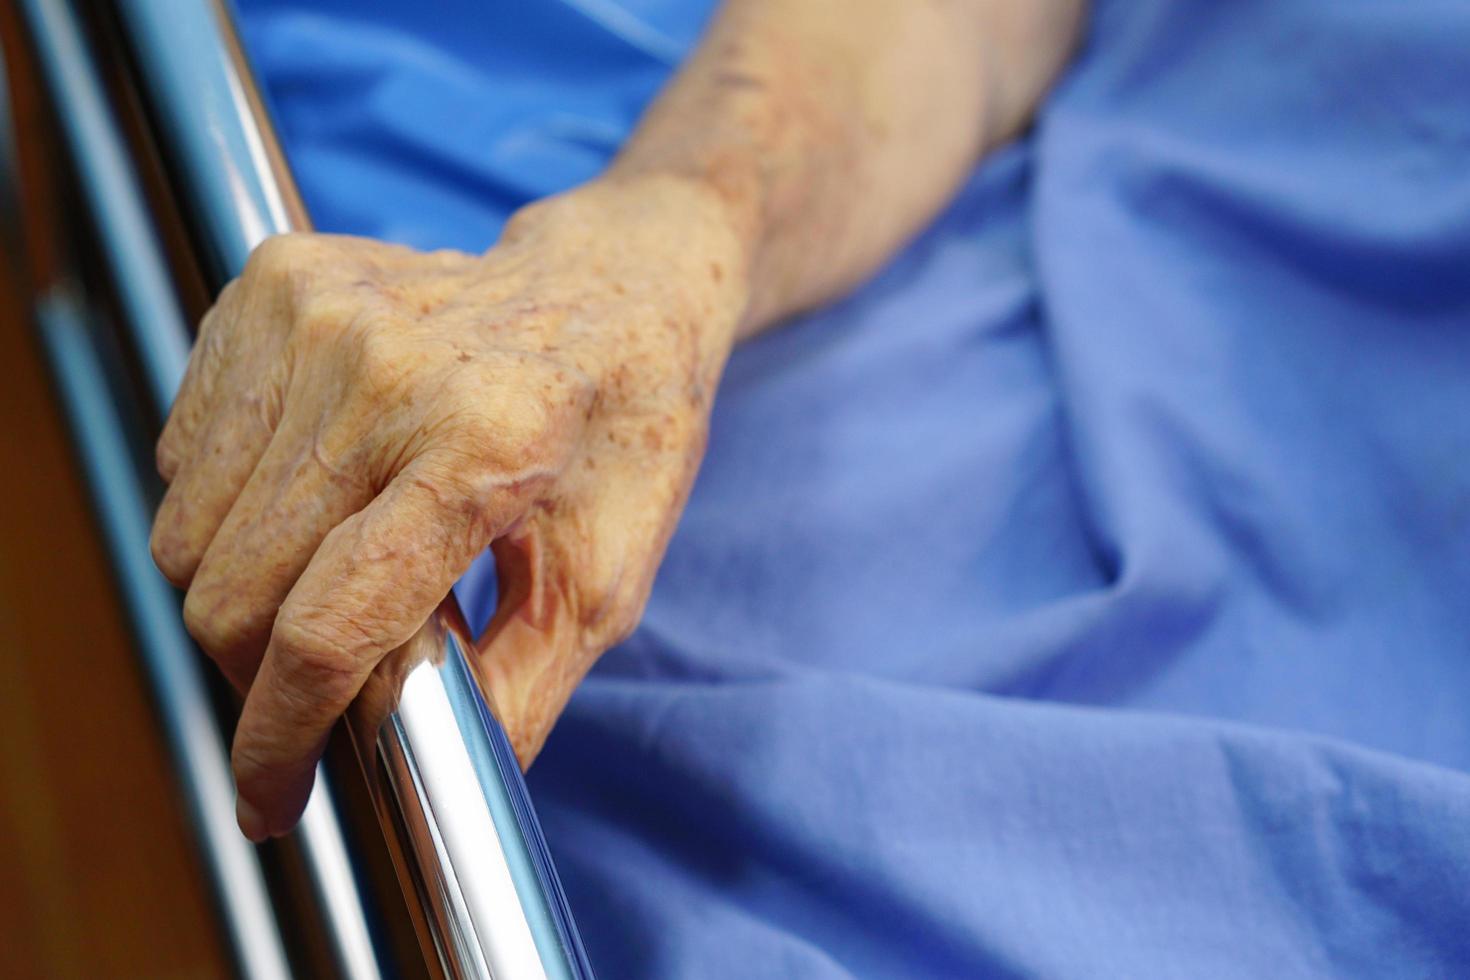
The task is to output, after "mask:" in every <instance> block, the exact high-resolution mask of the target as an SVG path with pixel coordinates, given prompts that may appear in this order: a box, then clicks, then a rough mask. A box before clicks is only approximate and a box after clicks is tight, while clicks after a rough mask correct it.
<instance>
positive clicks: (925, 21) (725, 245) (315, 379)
mask: <svg viewBox="0 0 1470 980" xmlns="http://www.w3.org/2000/svg"><path fill="white" fill-rule="evenodd" d="M1080 6H1081V0H1024V2H1023V0H945V2H936V3H928V4H916V3H911V2H908V0H903V2H899V0H727V2H726V3H725V4H724V6H723V8H722V11H721V13H720V14H719V16H717V18H716V19H715V21H714V24H713V26H712V27H711V29H710V31H709V34H708V36H707V38H706V39H705V41H704V42H703V43H702V44H701V45H700V47H699V49H698V51H697V52H696V54H695V55H694V56H693V58H692V59H691V60H690V62H689V63H688V64H687V65H686V66H685V67H684V68H683V70H681V72H680V73H679V75H678V77H677V78H676V80H675V81H674V83H673V84H672V85H671V86H670V88H669V89H667V90H666V91H665V92H664V94H663V95H662V96H661V97H660V98H659V100H658V101H657V103H656V104H655V105H654V107H653V108H652V109H651V111H650V112H649V113H648V115H647V116H646V117H645V119H644V120H643V122H642V123H641V124H640V126H639V128H638V131H637V132H636V133H635V135H634V137H633V138H632V139H631V140H630V142H629V143H628V145H627V146H625V147H624V149H623V151H622V152H621V153H620V154H619V156H618V158H617V159H616V160H615V161H614V163H613V164H612V166H611V167H610V168H609V170H608V171H607V172H606V173H605V174H604V175H603V176H601V177H600V178H598V179H597V180H595V181H593V182H591V183H589V184H586V185H584V186H582V187H580V188H577V189H575V190H573V191H570V192H568V193H566V194H563V195H560V196H558V197H555V198H550V199H548V200H545V201H541V202H538V203H536V204H533V205H531V206H529V207H527V208H524V209H523V210H522V211H521V212H519V213H518V214H517V215H516V216H515V217H514V218H513V219H512V220H511V222H510V223H509V224H508V225H507V227H506V230H505V233H504V235H503V237H502V239H501V241H500V243H499V244H498V245H497V246H496V247H495V248H494V249H492V250H491V251H489V252H487V253H485V254H484V255H479V256H475V255H466V254H463V253H459V252H451V251H441V252H430V253H422V252H416V251H413V250H411V249H407V248H402V247H399V246H394V245H387V244H383V243H380V242H373V241H368V240H364V239H357V238H348V237H342V236H332V235H291V236H282V237H278V238H274V239H271V240H269V241H267V242H265V243H264V244H262V245H261V246H260V248H258V249H257V250H256V252H255V253H254V254H253V255H252V256H251V259H250V261H249V263H248V264H247V267H246V269H245V271H244V273H243V274H242V275H241V276H240V278H239V279H237V280H236V281H235V282H233V283H231V284H230V285H229V286H227V287H226V288H225V290H224V291H223V292H222V293H221V295H220V297H219V300H218V302H217V303H216V304H215V306H214V308H213V309H212V310H211V311H210V312H209V313H208V315H207V316H206V317H205V319H204V322H203V324H202V325H201V327H200V334H199V340H198V342H197V343H196V345H195V349H194V352H193V355H192V357H191V359H190V364H189V370H188V373H187V375H186V377H185V380H184V384H183V387H182V389H181V391H180V394H179V397H178V400H177V402H176V403H175V405H174V408H173V412H172V414H171V415H170V417H169V420H168V423H167V425H166V426H165V429H164V433H163V435H162V437H161V439H160V440H159V444H158V467H159V472H160V474H161V475H162V476H163V478H164V480H165V481H166V482H167V483H168V484H169V488H168V492H167V494H166V495H165V498H164V501H163V503H162V505H161V506H160V508H159V512H158V515H157V518H156V521H155V524H154V529H153V540H152V547H153V554H154V558H155V561H156V562H157V563H158V566H159V568H160V569H162V570H163V572H164V573H165V574H166V575H167V576H168V577H169V578H170V579H171V580H172V581H173V582H175V583H176V584H178V585H179V586H181V587H186V588H187V589H188V595H187V597H186V600H185V605H184V616H185V621H186V624H187V625H188V627H189V630H190V631H191V633H192V634H193V635H194V636H195V638H196V639H198V641H199V643H200V645H201V646H202V647H203V648H204V650H205V651H206V652H207V653H209V655H210V656H211V657H212V658H213V659H214V660H215V661H216V662H217V663H218V664H219V666H220V668H221V669H222V670H223V671H224V673H225V674H226V676H228V677H229V678H230V680H231V681H232V682H233V683H234V684H235V685H236V686H237V687H239V688H240V689H241V690H242V691H245V692H247V693H246V699H245V706H244V711H243V714H242V716H241V720H240V724H239V727H238V730H237V733H236V738H235V744H234V755H233V763H234V770H235V778H236V783H237V786H238V789H239V797H240V803H239V817H240V823H241V827H242V829H243V830H244V831H245V832H246V834H247V835H248V836H250V837H252V838H254V839H257V840H258V839H261V838H263V837H265V836H267V835H271V834H279V833H283V832H285V831H286V830H288V829H289V828H290V826H291V825H292V824H294V823H295V821H296V819H297V817H298V816H299V814H300V812H301V809H302V807H303V806H304V804H305V801H306V797H307V794H308V792H309V789H310V786H311V779H312V771H313V767H314V765H315V762H316V759H317V757H318V756H319V755H320V752H321V749H322V745H323V743H324V741H325V738H326V735H327V732H328V731H329V729H330V727H331V725H332V724H333V723H334V722H335V720H336V719H337V718H338V717H340V715H341V714H342V712H343V711H344V710H345V709H346V707H347V706H348V705H349V704H350V703H351V701H352V700H353V698H354V697H356V696H358V695H359V693H362V694H363V696H364V697H368V698H370V699H372V700H374V702H375V703H376V702H379V701H383V700H384V699H387V698H390V697H391V688H392V685H393V683H394V682H395V678H397V677H399V676H400V675H401V673H402V670H403V669H404V664H403V657H402V655H399V656H389V654H391V653H393V651H395V649H397V648H399V647H401V646H402V645H403V644H404V643H405V642H406V641H408V640H409V638H410V637H411V636H413V634H414V633H415V632H416V631H417V630H418V629H419V627H420V626H422V625H423V623H424V621H425V620H426V619H427V618H428V616H429V614H430V613H431V612H432V611H433V609H434V607H435V606H436V605H437V604H438V603H439V601H440V600H441V599H442V598H443V597H444V595H445V594H446V593H447V592H448V591H449V589H450V586H451V585H452V584H453V583H454V581H455V580H456V579H457V578H458V577H459V576H460V575H461V574H463V572H464V571H465V569H466V568H467V567H468V566H469V564H470V562H471V561H472V560H473V559H474V558H475V557H476V556H477V555H479V554H480V553H482V552H483V551H484V549H485V548H486V547H491V548H492V549H493V551H494V554H495V558H496V563H497V570H498V573H499V580H500V585H501V590H502V592H501V602H500V606H499V608H498V609H497V611H496V614H495V617H494V619H493V620H492V622H491V624H490V626H489V628H488V629H487V631H486V634H485V636H484V637H483V638H482V639H481V641H480V646H481V654H480V656H481V667H482V672H483V674H484V676H485V678H486V680H487V681H488V682H489V684H490V685H491V687H492V690H493V695H494V697H495V700H496V702H497V706H498V707H499V709H500V712H501V714H502V716H503V719H504V721H505V723H506V727H507V730H508V731H509V733H510V736H511V740H512V742H513V743H514V745H515V748H516V751H517V753H518V755H519V756H520V758H521V760H522V762H523V764H529V762H530V761H531V759H532V758H534V756H535V754H536V753H537V751H538V750H539V749H540V747H541V744H542V742H543V741H544V740H545V738H546V735H547V733H548V731H549V730H550V728H551V726H552V724H553V723H554V722H555V719H556V716H557V715H558V713H559V712H560V711H561V709H562V707H563V705H564V704H565V703H566V700H567V698H568V697H569V696H570V695H571V692H572V690H573V688H574V687H575V686H576V684H577V683H578V681H580V679H581V678H582V677H583V675H584V674H585V673H586V672H587V670H588V669H589V668H590V666H591V665H592V663H593V662H594V661H595V660H596V658H597V657H598V656H599V655H600V654H601V653H602V651H604V650H605V649H607V648H608V647H609V646H611V645H612V644H613V643H615V642H617V641H618V640H619V639H621V638H622V637H624V636H626V635H627V633H628V632H629V631H631V630H632V628H633V627H634V625H635V624H636V623H637V620H638V617H639V615H640V614H641V612H642V609H643V606H644V603H645V602H646V600H647V596H648V592H649V589H650V588H651V586H652V582H653V578H654V573H655V571H656V570H657V568H658V564H659V561H660V560H661V558H662V556H663V552H664V549H665V547H666V545H667V542H668V539H669V536H670V534H671V533H672V531H673V527H674V524H675V522H676V521H677V519H678V516H679V513H680V511H681V509H682V508H683V505H684V501H685V499H686V498H687V496H688V493H689V488H690V486H691V484H692V482H693V479H694V475H695V471H696V470H697V468H698V465H699V462H700V459H701V457H702V455H703V453H704V447H705V438H706V432H707V429H708V418H709V412H710V408H711V403H712V401H713V399H714V394H715V391H716V388H717V386H718V382H719V378H720V375H721V372H722V371H723V368H724V364H725V361H726V359H727V358H728V356H729V353H730V350H731V347H732V346H733V344H734V343H735V342H736V341H737V340H738V339H739V338H741V337H744V336H748V335H750V334H752V333H754V332H756V331H759V330H761V329H764V328H765V327H767V326H769V325H771V324H773V323H775V322H777V321H778V320H780V319H782V318H784V317H786V316H789V315H790V314H792V313H793V312H796V311H799V310H801V309H805V308H807V307H810V306H812V305H815V304H817V303H820V302H823V301H825V300H827V299H830V298H832V297H834V296H836V295H838V294H840V293H841V292H842V291H844V290H845V289H847V288H848V287H850V286H851V285H852V284H854V283H855V282H857V281H859V280H860V279H861V278H862V277H863V276H865V275H867V274H868V273H869V272H871V271H872V270H873V269H874V268H876V266H877V265H878V264H879V263H880V262H882V261H883V260H884V259H885V258H886V257H887V256H889V255H890V254H892V252H893V251H894V250H895V249H897V248H898V247H899V246H900V245H902V243H903V242H904V241H905V240H906V239H907V238H908V237H909V236H911V235H912V234H913V233H914V232H915V231H917V229H918V228H919V227H921V226H922V224H923V223H924V222H925V221H926V220H927V219H928V218H929V217H930V216H932V214H933V213H934V212H935V211H936V210H937V209H938V207H939V206H940V205H942V204H943V202H944V200H945V199H946V198H947V197H948V196H949V194H950V193H951V192H952V189H953V188H954V187H955V186H956V185H957V184H958V182H959V180H960V179H961V178H962V177H963V175H964V173H965V172H966V171H967V170H968V169H969V168H970V166H972V164H973V162H974V159H975V157H976V156H978V155H979V153H981V152H983V151H984V150H985V149H987V148H989V147H990V146H993V145H994V144H995V143H996V142H997V141H998V140H1000V139H1002V138H1005V137H1007V136H1009V135H1011V134H1013V133H1014V132H1015V131H1016V130H1017V129H1018V128H1019V127H1020V126H1021V125H1022V124H1023V123H1024V121H1025V119H1026V117H1027V115H1028V114H1029V112H1030V111H1031V108H1032V106H1033V105H1034V104H1035V102H1036V100H1037V99H1038V98H1039V97H1040V95H1041V93H1042V91H1043V90H1044V88H1045V86H1046V84H1047V83H1048V82H1049V80H1050V78H1051V77H1053V76H1054V74H1055V73H1056V71H1057V70H1058V69H1059V67H1060V65H1061V64H1062V61H1063V58H1064V56H1065V54H1066V52H1067V50H1068V49H1069V47H1070V45H1071V43H1072V39H1073V37H1074V36H1075V34H1076V28H1077V24H1078V21H1079V14H1080Z"/></svg>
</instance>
